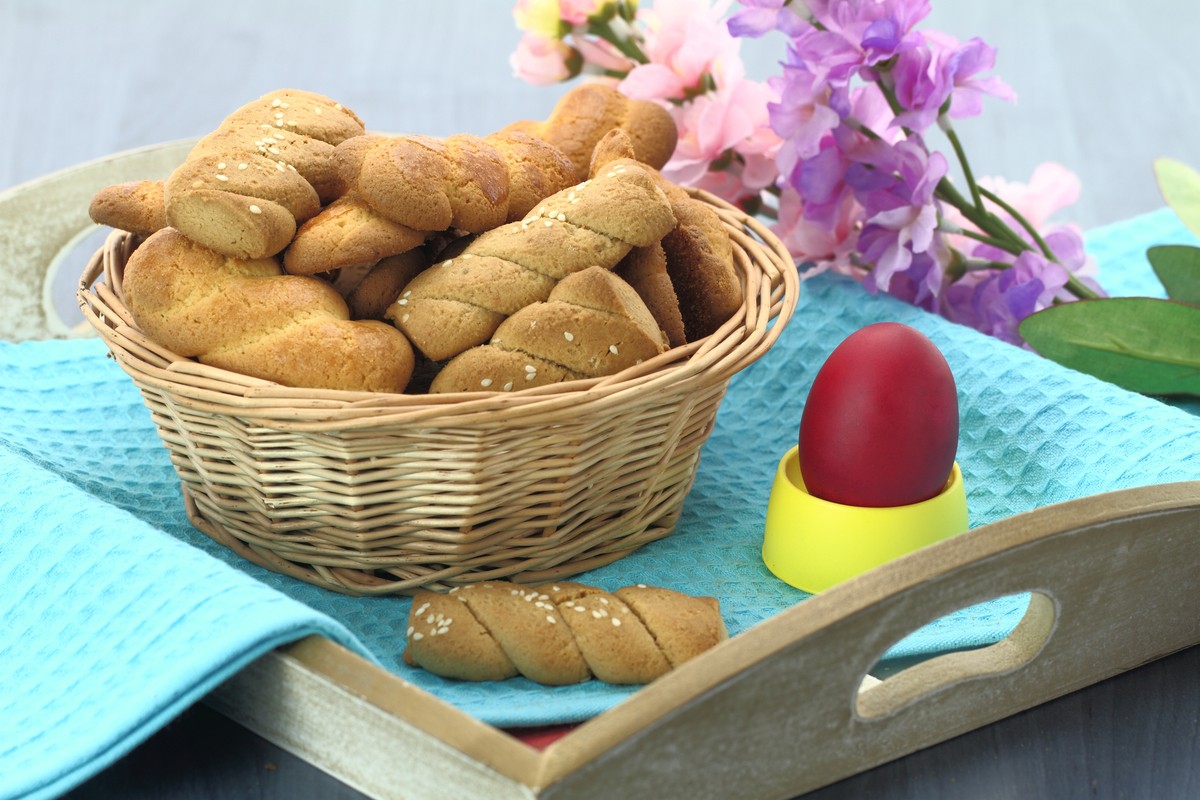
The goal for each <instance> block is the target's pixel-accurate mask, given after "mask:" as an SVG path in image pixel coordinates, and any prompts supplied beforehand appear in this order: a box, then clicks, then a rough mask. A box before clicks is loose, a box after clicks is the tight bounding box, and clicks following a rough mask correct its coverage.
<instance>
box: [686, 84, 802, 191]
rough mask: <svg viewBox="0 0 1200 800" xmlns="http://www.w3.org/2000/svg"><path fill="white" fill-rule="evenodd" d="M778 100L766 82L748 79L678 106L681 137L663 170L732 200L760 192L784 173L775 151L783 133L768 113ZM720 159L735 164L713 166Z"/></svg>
mask: <svg viewBox="0 0 1200 800" xmlns="http://www.w3.org/2000/svg"><path fill="white" fill-rule="evenodd" d="M772 99H773V93H772V91H771V89H770V88H769V87H768V86H766V85H765V84H762V83H757V82H755V81H750V80H742V81H739V82H738V83H736V84H734V85H733V86H730V87H727V88H723V89H719V90H717V91H715V92H708V93H707V94H703V95H700V96H698V97H696V98H695V99H693V100H692V101H691V102H689V103H686V104H684V105H682V106H678V107H674V108H673V113H674V116H675V123H676V126H677V127H678V129H679V142H678V144H677V145H676V146H675V154H674V155H673V156H672V157H671V160H670V161H669V162H668V163H667V165H666V166H665V167H664V168H663V174H664V175H665V176H666V177H667V178H669V179H670V180H672V181H674V182H676V183H680V184H683V185H687V186H695V187H698V188H701V189H706V190H708V191H710V192H713V193H714V194H716V195H718V196H720V197H724V198H725V199H726V200H729V201H730V202H735V203H736V202H738V201H739V200H741V199H743V198H746V197H749V196H753V195H757V194H758V193H759V192H761V191H762V190H763V189H765V188H766V187H767V186H769V185H770V184H771V183H773V182H774V180H775V177H776V175H777V174H778V173H777V170H776V167H775V151H776V150H777V149H778V147H779V136H778V135H777V134H776V133H775V132H774V131H772V130H771V125H770V118H769V116H768V114H767V104H768V102H770V101H771V100H772ZM731 155H732V156H733V158H732V159H730V158H729V157H730V156H731ZM715 161H720V162H722V163H723V162H725V161H729V162H730V163H729V166H728V167H727V168H725V169H721V170H713V169H711V165H712V163H713V162H715Z"/></svg>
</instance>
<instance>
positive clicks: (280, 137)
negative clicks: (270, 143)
mask: <svg viewBox="0 0 1200 800" xmlns="http://www.w3.org/2000/svg"><path fill="white" fill-rule="evenodd" d="M271 136H272V137H274V138H276V139H278V140H280V141H283V140H284V139H286V138H287V137H286V136H284V135H283V134H282V133H280V132H279V131H275V132H274V133H272V134H271Z"/></svg>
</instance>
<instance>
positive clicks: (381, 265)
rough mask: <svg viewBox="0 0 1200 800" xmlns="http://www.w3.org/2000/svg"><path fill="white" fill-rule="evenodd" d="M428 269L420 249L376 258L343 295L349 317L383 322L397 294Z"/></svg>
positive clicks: (424, 254)
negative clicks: (364, 273) (360, 277)
mask: <svg viewBox="0 0 1200 800" xmlns="http://www.w3.org/2000/svg"><path fill="white" fill-rule="evenodd" d="M428 266H429V256H428V255H426V253H425V251H424V250H423V249H421V248H417V249H414V250H409V251H408V252H406V253H400V254H399V255H394V256H389V257H387V258H383V259H380V260H379V261H378V262H376V263H375V264H374V265H373V266H372V267H371V268H370V270H369V271H368V272H367V273H366V275H364V276H363V277H362V279H361V280H359V281H358V282H357V283H356V284H355V285H354V286H353V288H351V289H349V290H348V291H345V292H343V296H344V297H345V298H346V305H348V306H349V307H350V318H351V319H378V320H382V319H385V315H386V314H387V310H388V308H389V307H390V306H391V304H392V303H393V302H394V301H395V299H396V297H397V296H398V295H399V294H400V291H401V290H402V289H403V288H404V287H405V286H406V285H407V284H408V283H409V281H411V280H412V279H413V278H415V277H416V276H417V273H419V272H421V271H422V270H424V269H425V268H426V267H428ZM334 286H335V288H336V287H337V284H336V283H335V284H334Z"/></svg>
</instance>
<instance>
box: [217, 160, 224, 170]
mask: <svg viewBox="0 0 1200 800" xmlns="http://www.w3.org/2000/svg"><path fill="white" fill-rule="evenodd" d="M217 169H225V162H224V161H222V162H220V163H219V164H217Z"/></svg>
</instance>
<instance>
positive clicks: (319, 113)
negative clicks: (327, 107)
mask: <svg viewBox="0 0 1200 800" xmlns="http://www.w3.org/2000/svg"><path fill="white" fill-rule="evenodd" d="M313 113H314V114H316V115H317V116H318V117H319V116H321V113H322V112H321V109H319V108H314V109H313Z"/></svg>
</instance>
